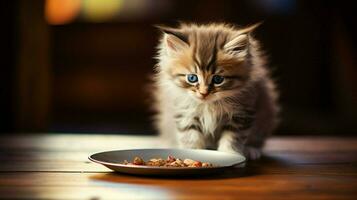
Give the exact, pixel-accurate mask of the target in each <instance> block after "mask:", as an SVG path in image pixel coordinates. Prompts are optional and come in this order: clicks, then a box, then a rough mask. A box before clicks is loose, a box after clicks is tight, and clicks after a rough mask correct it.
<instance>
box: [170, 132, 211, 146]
mask: <svg viewBox="0 0 357 200" xmlns="http://www.w3.org/2000/svg"><path fill="white" fill-rule="evenodd" d="M176 136H177V141H178V144H179V147H180V148H190V149H204V148H206V142H205V138H204V136H203V134H202V133H201V132H200V131H198V130H195V129H188V130H184V131H178V132H177V133H176Z"/></svg>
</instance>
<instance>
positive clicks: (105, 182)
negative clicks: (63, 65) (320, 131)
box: [0, 134, 357, 200]
mask: <svg viewBox="0 0 357 200" xmlns="http://www.w3.org/2000/svg"><path fill="white" fill-rule="evenodd" d="M165 144H166V143H165V142H164V141H160V140H159V139H158V138H156V137H153V136H116V135H83V134H78V135H77V134H31V135H12V136H1V137H0V163H1V164H0V198H1V199H205V200H207V199H357V190H356V188H357V138H345V139H343V138H332V137H329V138H323V137H304V138H302V137H285V138H281V137H280V138H279V137H275V138H271V139H270V140H269V141H268V142H267V145H266V147H265V149H264V156H263V158H262V159H261V160H259V161H254V162H249V163H248V164H247V166H246V168H245V169H244V170H243V171H240V170H237V169H231V170H229V171H226V172H225V173H223V174H219V175H214V176H203V177H202V176H201V177H195V176H194V177H192V176H191V177H176V178H173V177H164V178H158V177H140V176H130V175H125V174H118V173H113V172H111V171H110V170H108V169H107V168H105V167H103V166H101V165H98V164H95V163H92V162H89V161H88V159H87V157H88V156H89V155H90V154H92V153H95V152H98V151H105V150H113V149H127V148H144V147H145V148H149V147H167V146H165Z"/></svg>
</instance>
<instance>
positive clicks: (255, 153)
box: [244, 146, 262, 160]
mask: <svg viewBox="0 0 357 200" xmlns="http://www.w3.org/2000/svg"><path fill="white" fill-rule="evenodd" d="M244 155H245V157H247V158H248V159H249V160H257V159H259V158H260V157H261V156H262V151H261V148H257V147H253V146H246V147H245V148H244Z"/></svg>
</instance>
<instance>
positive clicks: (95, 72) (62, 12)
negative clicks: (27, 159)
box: [0, 0, 357, 136]
mask: <svg viewBox="0 0 357 200" xmlns="http://www.w3.org/2000/svg"><path fill="white" fill-rule="evenodd" d="M0 4H1V6H0V7H1V8H0V9H1V10H0V11H1V12H0V14H1V18H0V19H1V38H0V40H1V45H0V49H1V60H0V62H1V65H0V67H1V68H0V69H1V70H0V89H1V91H0V92H1V93H0V95H1V96H0V103H1V104H0V120H1V121H0V133H2V134H8V133H26V132H64V133H117V134H155V131H154V130H153V128H152V126H151V120H150V115H151V113H150V110H149V109H148V108H149V105H150V101H148V97H149V95H148V91H146V90H145V85H146V84H147V83H148V82H149V77H150V74H151V73H152V68H153V66H154V64H155V60H154V59H153V56H154V55H155V46H156V45H157V41H158V38H159V32H158V31H157V30H156V29H155V28H154V27H153V26H152V25H153V24H167V25H175V24H177V21H179V20H182V21H188V22H199V23H206V22H230V23H235V24H238V25H249V24H252V23H256V22H259V21H264V24H263V25H262V26H261V27H260V28H259V29H258V30H257V31H256V33H255V35H256V37H257V38H258V39H259V40H261V42H262V43H263V46H264V49H265V50H266V52H267V54H268V55H269V57H270V67H271V69H272V72H273V77H274V79H275V80H276V82H277V83H278V85H279V88H280V91H281V98H280V102H281V104H282V107H283V110H282V113H281V117H282V122H281V125H280V126H279V128H278V130H277V131H276V134H277V135H339V136H341V135H345V136H351V135H356V133H357V126H356V124H357V120H356V119H357V67H356V47H357V46H356V37H355V36H356V23H355V21H354V19H355V18H354V17H355V16H354V12H355V10H353V8H354V7H353V6H352V3H350V4H348V3H347V1H326V0H316V1H308V0H301V1H298V0H195V1H189V0H46V1H45V0H31V1H28V0H12V1H2V2H1V3H0Z"/></svg>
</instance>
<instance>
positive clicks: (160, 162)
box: [122, 156, 213, 167]
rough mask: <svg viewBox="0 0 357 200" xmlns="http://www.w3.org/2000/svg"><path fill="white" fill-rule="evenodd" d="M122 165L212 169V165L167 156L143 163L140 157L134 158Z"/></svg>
mask: <svg viewBox="0 0 357 200" xmlns="http://www.w3.org/2000/svg"><path fill="white" fill-rule="evenodd" d="M122 164H124V165H142V166H155V167H213V164H212V163H209V162H201V161H197V160H192V159H188V158H186V159H183V160H182V159H180V158H175V157H173V156H168V157H167V159H162V158H152V159H150V160H149V161H147V162H145V161H144V160H143V159H142V158H141V157H138V156H136V157H135V158H134V159H133V161H132V162H128V161H127V160H124V162H123V163H122Z"/></svg>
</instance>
